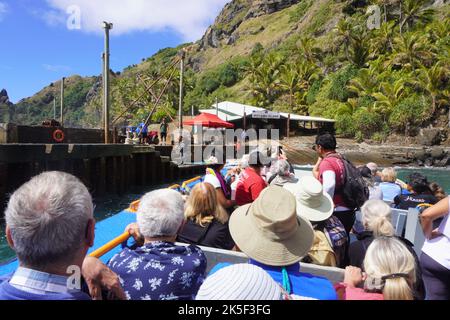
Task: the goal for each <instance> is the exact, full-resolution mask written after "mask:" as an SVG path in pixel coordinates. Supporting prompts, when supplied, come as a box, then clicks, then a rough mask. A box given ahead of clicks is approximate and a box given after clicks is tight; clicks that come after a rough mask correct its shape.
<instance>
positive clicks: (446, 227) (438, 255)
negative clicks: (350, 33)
mask: <svg viewBox="0 0 450 320" xmlns="http://www.w3.org/2000/svg"><path fill="white" fill-rule="evenodd" d="M448 199H449V202H450V197H449V198H448ZM449 216H450V213H448V214H447V215H446V216H445V218H444V219H443V220H442V222H441V224H440V225H439V233H441V234H442V236H439V237H437V238H434V239H432V240H428V239H426V240H425V243H424V245H423V248H422V252H424V253H425V254H426V255H427V256H429V257H430V258H432V259H433V260H434V261H436V262H437V263H439V264H440V265H442V266H444V267H445V268H447V269H449V270H450V218H449Z"/></svg>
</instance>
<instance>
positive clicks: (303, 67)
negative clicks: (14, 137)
mask: <svg viewBox="0 0 450 320" xmlns="http://www.w3.org/2000/svg"><path fill="white" fill-rule="evenodd" d="M400 2H401V6H400ZM371 4H378V5H379V6H380V8H381V28H380V29H374V30H369V29H368V27H367V21H368V19H370V14H366V11H367V8H368V6H369V5H371ZM449 17H450V4H449V3H448V1H428V0H402V1H400V0H397V1H396V0H377V1H375V0H374V1H363V0H358V1H355V0H354V1H350V0H349V1H332V0H253V1H252V0H234V1H231V2H230V3H229V4H227V5H226V6H225V8H224V9H223V11H222V12H221V14H220V15H219V16H218V17H217V19H216V21H215V23H214V24H213V25H212V26H211V27H210V28H208V30H207V31H206V33H205V35H204V37H203V38H202V39H201V40H199V41H198V42H196V43H191V44H185V45H181V46H179V47H178V48H167V49H163V50H161V51H159V52H158V53H157V54H155V55H154V56H152V57H150V58H148V59H143V61H142V62H141V63H140V64H138V65H132V66H130V67H128V68H126V69H125V70H123V71H122V72H121V73H117V74H115V75H114V77H113V79H112V96H113V97H112V109H113V110H112V114H113V117H114V118H115V117H116V116H117V115H119V114H120V113H121V112H122V111H123V110H125V108H126V107H128V106H130V105H132V103H133V102H134V101H136V100H137V98H139V97H142V98H141V99H140V100H139V103H136V104H135V107H134V108H131V109H130V110H129V111H128V112H126V113H125V115H124V117H123V118H121V119H120V121H118V122H117V124H118V125H120V124H123V123H126V122H127V121H131V122H134V121H137V120H140V119H142V118H143V117H146V116H147V115H148V114H149V112H150V110H151V109H152V106H153V104H154V102H155V98H152V96H151V95H150V94H149V93H148V92H146V90H145V86H144V84H143V83H142V82H141V81H140V80H138V76H140V77H142V78H144V79H147V84H149V83H152V81H153V80H155V79H157V78H158V77H159V76H161V74H162V73H163V72H164V71H165V69H166V67H168V66H169V65H170V64H171V63H172V62H173V61H174V59H176V57H177V55H178V53H179V51H180V50H181V49H182V48H184V49H185V50H186V51H187V67H186V78H185V85H186V87H185V92H186V96H185V100H184V105H185V112H186V113H189V111H190V109H191V106H194V108H196V109H201V108H205V107H209V106H210V105H212V104H213V103H214V101H215V100H216V98H217V99H219V100H231V101H236V102H242V103H248V104H252V105H257V106H263V107H266V108H268V109H273V110H280V111H291V112H295V113H300V114H310V115H320V116H325V117H331V118H335V119H337V129H338V132H339V133H340V134H342V135H344V136H349V137H356V138H357V139H358V140H362V139H365V138H373V139H374V140H376V141H383V140H384V139H385V138H386V137H387V135H388V134H390V133H394V132H395V133H400V134H406V135H416V134H417V133H418V129H419V128H420V127H426V126H429V125H432V126H436V127H441V126H447V122H448V117H449V116H448V115H449V114H450V111H449V107H450V104H449V100H450V91H449V87H450V84H449V78H450V60H449V55H450V18H449ZM112 54H114V53H112ZM168 77H169V74H166V75H163V79H167V80H168ZM178 79H179V75H178V71H176V72H175V73H174V77H173V79H171V81H169V83H168V90H167V93H165V94H164V95H163V96H162V100H161V101H162V105H163V107H162V108H159V109H158V110H159V111H158V112H157V113H156V114H155V115H154V117H153V120H154V121H159V119H160V118H161V117H162V116H163V115H165V114H166V112H169V113H171V114H172V115H173V116H175V115H176V110H177V106H178V90H179V89H178V88H179V84H178V81H179V80H178ZM100 81H101V79H100V78H80V77H73V78H71V79H70V81H69V83H68V85H67V89H66V93H67V98H66V102H67V105H68V107H69V110H68V113H67V116H66V118H67V119H68V120H69V121H68V123H69V124H70V125H73V126H84V127H98V126H100V125H101V105H102V101H101V85H100V84H101V83H100ZM54 86H56V87H58V84H54ZM163 86H164V82H161V83H158V84H157V85H156V86H155V88H154V91H155V93H156V95H158V94H159V92H160V91H161V90H162V88H163ZM53 89H54V87H51V86H50V87H47V88H45V89H43V90H42V91H41V92H39V93H38V94H36V95H35V96H33V97H31V98H28V99H24V100H23V101H21V102H19V103H18V104H17V105H16V110H15V121H16V122H21V123H34V124H35V123H40V122H42V119H43V118H49V117H50V116H51V114H52V111H51V110H52V104H53V96H54V94H53Z"/></svg>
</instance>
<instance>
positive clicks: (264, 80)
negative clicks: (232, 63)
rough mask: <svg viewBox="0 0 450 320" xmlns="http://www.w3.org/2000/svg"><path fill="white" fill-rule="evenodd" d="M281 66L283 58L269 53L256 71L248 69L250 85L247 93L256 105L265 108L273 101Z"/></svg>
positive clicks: (277, 89)
mask: <svg viewBox="0 0 450 320" xmlns="http://www.w3.org/2000/svg"><path fill="white" fill-rule="evenodd" d="M282 65H283V58H282V57H281V56H280V55H277V54H274V53H271V54H268V55H267V56H265V57H264V59H263V60H262V62H261V64H260V65H259V66H257V68H256V69H253V68H251V69H248V70H249V71H248V73H247V74H248V75H250V77H249V80H250V83H251V85H250V87H249V88H248V91H249V92H250V93H251V95H252V96H253V99H254V100H253V101H254V102H255V103H256V104H257V105H259V106H264V107H266V106H269V105H270V104H272V103H273V101H275V99H276V97H277V95H278V91H279V89H280V87H279V84H280V79H279V75H280V70H281V66H282Z"/></svg>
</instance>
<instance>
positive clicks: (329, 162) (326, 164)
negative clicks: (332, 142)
mask: <svg viewBox="0 0 450 320" xmlns="http://www.w3.org/2000/svg"><path fill="white" fill-rule="evenodd" d="M325 171H333V172H334V174H335V175H336V186H335V188H334V197H333V202H334V206H335V207H337V206H342V207H346V206H347V205H346V204H345V202H344V199H343V197H342V185H343V184H344V174H345V168H344V164H343V163H342V160H340V159H337V158H335V157H330V156H328V157H325V158H324V159H323V160H322V162H321V163H320V165H319V181H320V183H322V184H323V173H324V172H325Z"/></svg>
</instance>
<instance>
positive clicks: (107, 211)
mask: <svg viewBox="0 0 450 320" xmlns="http://www.w3.org/2000/svg"><path fill="white" fill-rule="evenodd" d="M301 169H304V170H311V167H302V168H301ZM396 169H397V172H398V178H399V179H401V180H407V177H408V175H409V174H411V173H413V172H421V173H422V174H424V175H425V176H427V177H428V179H429V181H430V182H436V183H438V184H439V185H441V187H442V188H443V189H444V190H445V191H446V193H447V194H450V170H448V169H424V168H420V169H418V168H396ZM147 191H149V190H133V192H130V193H128V194H126V195H124V196H121V197H118V196H113V197H107V198H99V199H95V200H94V203H95V205H96V208H95V218H96V220H97V221H101V220H104V219H106V218H108V217H111V216H113V215H114V214H116V213H118V212H120V211H122V210H124V209H126V208H128V206H129V204H130V203H131V202H132V201H134V200H136V199H139V198H140V197H141V195H143V194H144V193H145V192H147ZM13 257H14V252H13V251H12V250H11V249H10V248H9V246H8V244H7V242H6V238H5V232H4V223H1V226H0V263H4V262H6V261H8V260H10V259H11V258H13Z"/></svg>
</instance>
